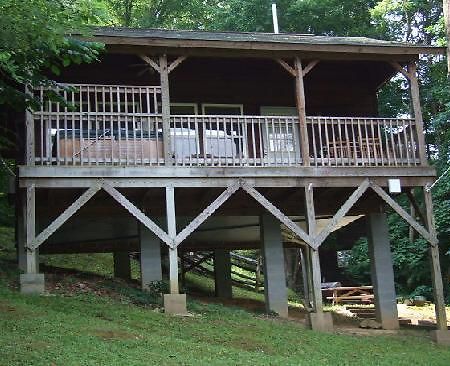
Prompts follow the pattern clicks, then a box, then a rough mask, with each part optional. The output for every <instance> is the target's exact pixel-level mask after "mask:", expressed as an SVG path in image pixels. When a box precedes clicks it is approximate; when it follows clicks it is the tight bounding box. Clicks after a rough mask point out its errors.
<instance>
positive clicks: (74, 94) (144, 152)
mask: <svg viewBox="0 0 450 366" xmlns="http://www.w3.org/2000/svg"><path fill="white" fill-rule="evenodd" d="M56 94H57V95H59V96H60V98H61V99H58V98H56V99H55V96H53V97H52V98H50V97H48V98H47V97H46V90H44V89H43V88H42V89H39V90H36V91H35V96H37V97H38V98H40V99H41V100H42V101H45V102H44V103H43V104H42V107H41V109H40V110H39V111H36V112H35V113H33V114H32V118H31V122H32V126H31V131H32V133H28V134H27V138H29V139H30V140H32V141H31V144H30V141H28V145H29V146H30V145H31V146H32V149H31V155H32V156H31V161H32V162H33V163H34V164H36V165H72V166H82V165H134V166H154V165H176V166H209V167H222V166H234V167H239V166H243V167H246V166H247V167H248V166H255V167H284V166H303V161H304V159H302V156H301V151H302V150H301V149H300V143H301V141H305V140H303V139H301V138H300V131H301V129H300V126H299V123H300V122H299V119H298V118H297V117H289V116H217V115H173V116H171V117H170V119H169V121H166V123H164V121H163V117H162V114H161V90H160V88H159V87H158V86H155V87H142V86H113V85H70V86H69V88H67V87H65V86H61V88H60V89H56ZM62 100H66V101H67V102H66V103H63V101H62ZM167 122H168V123H167ZM164 128H169V134H166V136H168V137H169V141H164V135H165V134H164V133H163V132H164ZM306 130H307V132H308V136H307V139H306V141H308V142H307V143H308V148H309V157H310V159H309V161H310V164H311V165H312V166H338V167H344V166H414V165H420V162H421V160H420V156H419V149H418V143H419V142H418V141H419V137H418V136H417V130H416V125H415V122H414V120H412V119H386V118H359V117H358V118H350V117H307V129H306ZM166 144H167V145H166ZM165 146H169V154H168V157H167V155H165V154H164V151H165V149H164V147H165ZM165 156H166V158H165Z"/></svg>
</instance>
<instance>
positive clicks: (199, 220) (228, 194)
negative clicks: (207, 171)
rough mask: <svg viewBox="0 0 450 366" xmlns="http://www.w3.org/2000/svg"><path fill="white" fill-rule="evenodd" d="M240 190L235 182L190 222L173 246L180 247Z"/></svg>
mask: <svg viewBox="0 0 450 366" xmlns="http://www.w3.org/2000/svg"><path fill="white" fill-rule="evenodd" d="M239 188H240V182H239V180H237V181H236V182H234V183H233V184H232V185H230V186H229V187H228V188H227V189H226V190H225V191H224V192H222V194H221V195H220V196H219V197H217V198H216V199H215V200H214V201H213V202H212V203H211V204H210V205H208V207H206V208H205V209H204V210H203V211H202V212H201V213H200V215H198V216H197V217H196V218H195V219H194V220H192V221H191V222H190V223H189V225H187V226H186V227H185V228H184V229H183V230H182V231H181V232H180V233H179V234H178V235H177V236H176V237H175V240H174V245H175V246H178V245H180V244H181V243H182V242H183V240H185V239H186V238H187V237H188V236H189V235H191V234H192V233H193V232H194V231H195V230H196V229H197V228H198V227H199V226H200V225H201V224H202V223H204V222H205V221H206V220H207V219H208V217H210V216H211V215H212V214H213V213H214V212H215V211H216V210H217V209H218V208H219V207H220V206H222V205H223V204H224V203H225V202H226V201H227V200H228V199H229V198H230V197H231V196H232V195H233V194H234V193H235V192H236V191H237V190H238V189H239Z"/></svg>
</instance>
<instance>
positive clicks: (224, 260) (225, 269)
mask: <svg viewBox="0 0 450 366" xmlns="http://www.w3.org/2000/svg"><path fill="white" fill-rule="evenodd" d="M214 280H215V291H216V296H217V297H221V298H224V299H231V298H232V297H233V286H232V284H231V257H230V251H229V250H225V249H216V250H215V251H214Z"/></svg>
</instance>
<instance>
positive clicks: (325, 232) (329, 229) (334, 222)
mask: <svg viewBox="0 0 450 366" xmlns="http://www.w3.org/2000/svg"><path fill="white" fill-rule="evenodd" d="M369 186H370V182H369V180H368V179H366V180H364V181H363V182H362V183H361V184H360V186H359V187H358V188H357V189H356V190H355V191H354V192H353V193H352V194H351V196H350V197H349V198H348V199H347V201H345V203H344V204H343V205H342V206H341V208H340V209H339V210H338V212H336V214H335V215H334V216H333V218H332V219H331V221H330V222H329V223H328V225H327V226H326V227H325V228H324V229H323V230H322V231H321V232H320V233H319V234H318V235H317V236H316V237H315V239H314V245H315V247H316V248H318V247H319V246H320V245H321V244H322V243H323V242H324V240H325V239H326V238H327V237H328V235H330V233H331V232H332V231H333V229H334V228H335V227H337V226H338V225H339V223H340V222H341V220H342V219H343V218H344V216H345V215H346V214H347V213H348V211H349V210H350V209H351V208H352V207H353V205H354V204H355V203H356V202H357V201H358V200H359V199H360V198H361V196H362V195H363V194H364V192H365V191H366V190H367V189H368V188H369Z"/></svg>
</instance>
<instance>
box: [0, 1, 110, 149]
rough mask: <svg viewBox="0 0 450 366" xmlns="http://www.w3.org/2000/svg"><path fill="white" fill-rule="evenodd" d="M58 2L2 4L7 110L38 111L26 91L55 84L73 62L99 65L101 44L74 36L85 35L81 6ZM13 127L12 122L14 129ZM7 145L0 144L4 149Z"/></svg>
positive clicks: (0, 67)
mask: <svg viewBox="0 0 450 366" xmlns="http://www.w3.org/2000/svg"><path fill="white" fill-rule="evenodd" d="M84 3H85V2H84V1H79V2H75V5H74V4H71V3H70V2H69V1H65V0H59V1H56V0H54V1H51V0H27V1H16V0H2V2H1V3H0V24H1V28H0V106H1V107H3V108H2V111H3V116H2V117H3V118H2V123H3V124H5V123H8V121H5V118H6V117H8V114H7V112H6V111H7V110H9V111H11V110H18V111H20V110H22V111H23V110H24V109H25V108H34V107H36V101H35V100H34V99H33V98H31V97H30V96H29V95H28V94H27V93H26V90H25V89H26V88H33V87H36V86H38V85H47V86H48V85H51V84H52V83H53V82H52V80H51V79H50V77H49V76H50V75H51V74H59V72H60V70H61V68H62V67H66V66H69V65H70V64H72V63H81V62H91V61H93V60H95V59H96V58H97V56H98V54H99V52H100V50H101V48H102V46H101V45H100V44H96V43H88V42H84V41H80V40H78V39H76V38H72V37H69V36H70V35H71V34H75V33H80V32H82V31H83V29H84V28H83V26H82V24H81V22H80V20H79V18H80V16H81V15H80V12H79V9H78V8H77V7H76V5H82V4H84ZM10 123H11V122H10V121H9V124H10ZM2 144H5V141H0V146H1V145H2Z"/></svg>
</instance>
